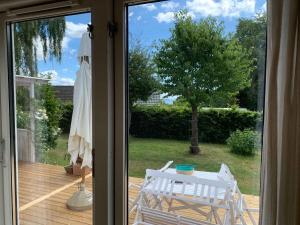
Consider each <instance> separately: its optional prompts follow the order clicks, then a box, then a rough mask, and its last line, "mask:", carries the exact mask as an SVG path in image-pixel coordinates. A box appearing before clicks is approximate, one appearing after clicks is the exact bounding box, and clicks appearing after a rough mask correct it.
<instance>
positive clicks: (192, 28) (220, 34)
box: [154, 11, 252, 152]
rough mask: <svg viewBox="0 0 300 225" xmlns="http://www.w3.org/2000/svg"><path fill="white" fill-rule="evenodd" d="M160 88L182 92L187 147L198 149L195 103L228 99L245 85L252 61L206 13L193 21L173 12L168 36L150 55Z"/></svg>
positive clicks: (218, 103)
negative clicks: (188, 127)
mask: <svg viewBox="0 0 300 225" xmlns="http://www.w3.org/2000/svg"><path fill="white" fill-rule="evenodd" d="M154 60H155V63H156V65H157V73H158V75H159V76H160V78H161V80H162V83H163V86H164V91H165V92H167V93H168V94H169V95H173V96H182V97H184V98H185V99H186V101H187V102H188V103H189V105H190V106H191V108H192V140H191V141H192V143H191V151H192V152H193V151H195V152H197V151H198V150H197V149H198V128H197V107H199V106H200V107H202V106H224V105H226V104H230V103H232V101H233V100H234V99H235V96H236V95H237V94H238V92H239V90H241V89H243V88H245V87H247V86H249V84H250V79H249V74H250V73H251V72H252V61H251V60H250V59H249V54H248V53H247V51H246V50H245V49H244V48H243V47H242V46H241V45H240V44H239V43H238V41H237V39H236V38H234V37H230V36H228V35H227V36H226V35H224V27H223V24H222V23H219V22H218V21H217V20H216V19H213V18H211V17H208V18H206V19H202V20H200V21H198V22H196V21H193V20H192V18H191V17H190V16H188V15H187V13H186V12H184V11H183V12H179V13H178V14H177V15H176V21H175V26H174V27H173V28H172V29H171V37H170V38H169V39H166V40H162V41H161V44H160V46H158V52H157V54H156V56H155V58H154Z"/></svg>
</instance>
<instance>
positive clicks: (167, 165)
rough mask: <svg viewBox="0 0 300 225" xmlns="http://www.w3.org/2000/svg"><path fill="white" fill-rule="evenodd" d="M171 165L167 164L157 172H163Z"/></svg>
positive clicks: (170, 162)
mask: <svg viewBox="0 0 300 225" xmlns="http://www.w3.org/2000/svg"><path fill="white" fill-rule="evenodd" d="M172 163H173V161H169V162H167V163H166V165H164V166H163V167H162V168H161V169H159V171H161V172H164V171H165V170H167V169H168V168H169V167H170V166H171V164H172Z"/></svg>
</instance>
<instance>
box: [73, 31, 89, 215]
mask: <svg viewBox="0 0 300 225" xmlns="http://www.w3.org/2000/svg"><path fill="white" fill-rule="evenodd" d="M78 60H79V63H80V68H79V70H78V72H77V77H76V81H75V84H74V95H73V97H74V99H73V115H72V122H71V128H70V136H69V142H68V151H69V153H70V155H71V162H72V163H73V164H76V161H77V158H78V156H79V157H80V158H81V159H82V165H81V168H82V181H81V183H80V188H79V191H77V192H75V193H74V194H73V195H72V197H71V198H70V199H69V200H68V201H67V207H68V208H69V209H72V210H78V211H82V210H87V209H90V208H91V207H92V203H93V195H92V193H91V192H89V191H87V190H86V188H85V168H86V167H90V168H92V96H91V94H92V78H91V65H90V62H91V40H90V38H89V34H88V33H84V34H83V35H82V39H81V42H80V48H79V50H78Z"/></svg>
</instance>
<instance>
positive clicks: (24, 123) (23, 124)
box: [16, 105, 30, 129]
mask: <svg viewBox="0 0 300 225" xmlns="http://www.w3.org/2000/svg"><path fill="white" fill-rule="evenodd" d="M16 115H17V128H21V129H27V128H28V127H29V121H30V116H29V113H28V112H24V111H22V110H21V109H20V107H19V106H18V105H17V113H16Z"/></svg>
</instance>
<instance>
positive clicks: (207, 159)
mask: <svg viewBox="0 0 300 225" xmlns="http://www.w3.org/2000/svg"><path fill="white" fill-rule="evenodd" d="M188 147H189V142H188V141H177V140H161V139H142V138H132V137H131V138H130V139H129V176H134V177H141V178H143V177H144V175H145V170H146V169H147V168H153V169H158V168H161V167H162V166H163V165H164V164H165V163H166V162H167V161H169V160H173V161H174V164H173V165H175V164H177V163H189V164H195V165H196V169H197V170H202V171H214V172H216V171H218V170H219V169H220V165H221V163H222V162H224V163H226V164H227V165H228V166H229V167H230V170H231V171H232V173H233V174H234V176H235V177H236V179H237V181H238V185H239V187H240V189H241V191H242V192H243V193H245V194H255V195H257V194H258V193H259V182H260V169H259V167H260V155H259V154H258V155H256V156H254V157H245V156H239V155H235V154H232V153H230V152H229V149H228V148H227V146H226V145H219V144H200V148H201V150H202V154H201V155H191V154H189V153H188ZM66 151H67V136H62V137H61V138H59V140H58V145H57V148H56V149H54V150H50V151H49V152H48V153H47V155H46V162H47V163H51V164H58V165H67V164H68V163H69V159H64V158H65V154H66Z"/></svg>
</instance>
